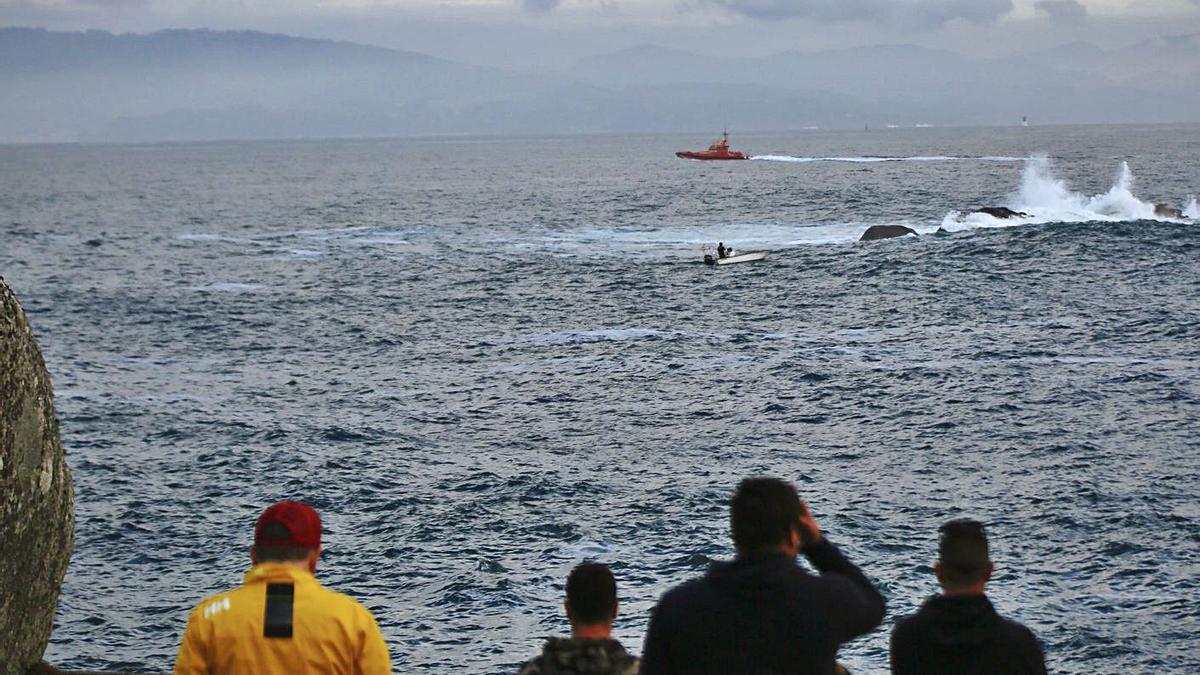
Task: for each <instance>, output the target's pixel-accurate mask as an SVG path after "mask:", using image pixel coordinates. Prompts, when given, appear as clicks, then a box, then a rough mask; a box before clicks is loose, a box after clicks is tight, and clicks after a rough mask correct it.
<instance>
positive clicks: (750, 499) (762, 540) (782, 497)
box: [729, 476, 801, 551]
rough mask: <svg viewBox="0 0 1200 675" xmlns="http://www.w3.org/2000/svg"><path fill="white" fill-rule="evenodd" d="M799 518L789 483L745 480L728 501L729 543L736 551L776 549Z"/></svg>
mask: <svg viewBox="0 0 1200 675" xmlns="http://www.w3.org/2000/svg"><path fill="white" fill-rule="evenodd" d="M800 515H801V512H800V495H798V494H796V488H794V487H792V484H791V483H788V482H785V481H782V480H779V479H778V478H768V477H765V476H762V477H756V478H747V479H745V480H743V481H742V482H741V483H739V484H738V486H737V490H736V491H735V492H734V493H733V498H732V499H730V500H729V529H730V530H731V531H732V534H733V544H734V546H736V547H737V549H738V550H739V551H757V550H762V549H767V548H772V547H775V546H778V545H779V544H782V543H784V542H786V541H788V537H789V536H790V535H791V531H792V528H793V527H796V526H797V525H798V524H799V523H800Z"/></svg>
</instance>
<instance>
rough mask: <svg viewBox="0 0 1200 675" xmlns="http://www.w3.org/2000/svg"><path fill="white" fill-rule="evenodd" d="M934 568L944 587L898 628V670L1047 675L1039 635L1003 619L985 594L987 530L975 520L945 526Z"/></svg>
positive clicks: (939, 674) (933, 674)
mask: <svg viewBox="0 0 1200 675" xmlns="http://www.w3.org/2000/svg"><path fill="white" fill-rule="evenodd" d="M941 534H942V537H941V543H940V544H939V546H938V561H937V563H935V564H934V567H933V569H934V572H935V573H936V574H937V579H938V582H939V583H940V584H941V585H942V590H943V593H942V595H935V596H933V597H932V598H930V599H929V600H927V601H926V602H925V604H924V605H922V606H921V609H920V611H918V612H917V613H916V614H914V615H913V616H911V617H908V618H905V619H901V620H900V621H898V622H896V627H895V628H893V629H892V650H891V651H892V656H891V660H892V673H893V674H894V675H908V674H910V673H922V674H925V675H958V674H960V673H961V674H963V675H967V674H970V675H1026V674H1028V675H1044V674H1045V672H1046V663H1045V659H1044V658H1043V656H1042V647H1041V645H1040V644H1038V641H1037V638H1036V637H1034V635H1033V633H1032V632H1031V631H1030V630H1029V629H1028V628H1026V627H1025V626H1022V625H1021V624H1019V623H1017V622H1016V621H1010V620H1008V619H1005V618H1003V617H1001V616H1000V615H999V614H997V613H996V610H995V609H994V608H993V607H992V603H991V602H989V601H988V599H987V596H986V595H984V587H985V586H986V585H987V582H988V580H989V579H991V577H992V569H993V565H992V561H991V558H990V557H989V556H988V544H987V534H986V533H985V532H984V529H983V525H982V524H981V523H978V522H976V521H974V520H952V521H950V522H948V523H946V524H945V525H943V526H942V528H941Z"/></svg>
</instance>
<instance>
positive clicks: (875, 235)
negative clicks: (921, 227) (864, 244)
mask: <svg viewBox="0 0 1200 675" xmlns="http://www.w3.org/2000/svg"><path fill="white" fill-rule="evenodd" d="M907 234H911V235H913V236H914V237H915V236H917V231H916V230H914V229H912V228H911V227H905V226H903V225H872V226H870V227H868V228H867V231H866V232H863V235H862V236H861V237H859V239H858V240H859V241H875V240H876V239H891V238H893V237H903V236H904V235H907Z"/></svg>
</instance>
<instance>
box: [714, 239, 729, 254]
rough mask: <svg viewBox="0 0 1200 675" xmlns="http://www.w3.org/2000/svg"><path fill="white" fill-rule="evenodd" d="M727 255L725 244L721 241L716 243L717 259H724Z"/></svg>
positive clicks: (727, 250)
mask: <svg viewBox="0 0 1200 675" xmlns="http://www.w3.org/2000/svg"><path fill="white" fill-rule="evenodd" d="M727 255H729V249H727V248H725V242H723V241H722V242H718V243H717V257H718V258H724V257H725V256H727Z"/></svg>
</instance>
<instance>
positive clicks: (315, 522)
mask: <svg viewBox="0 0 1200 675" xmlns="http://www.w3.org/2000/svg"><path fill="white" fill-rule="evenodd" d="M320 556H321V516H319V515H317V512H316V510H315V509H313V507H311V506H309V505H308V504H304V503H302V502H288V501H285V502H278V503H276V504H272V505H271V506H269V507H267V509H266V510H265V511H263V512H262V515H260V516H259V517H258V522H257V523H255V525H254V545H253V546H251V547H250V560H251V561H253V562H254V564H256V565H257V564H259V563H268V562H277V563H286V564H290V565H295V566H299V567H305V568H307V569H308V570H309V571H315V570H316V568H317V559H318V558H319V557H320Z"/></svg>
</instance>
